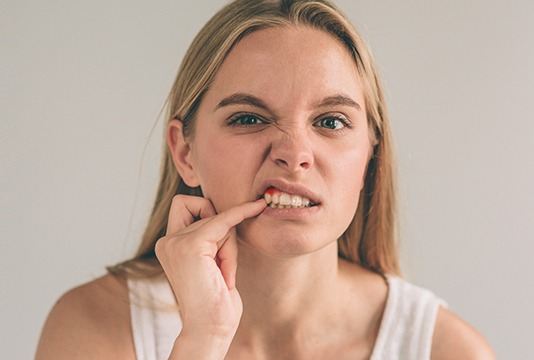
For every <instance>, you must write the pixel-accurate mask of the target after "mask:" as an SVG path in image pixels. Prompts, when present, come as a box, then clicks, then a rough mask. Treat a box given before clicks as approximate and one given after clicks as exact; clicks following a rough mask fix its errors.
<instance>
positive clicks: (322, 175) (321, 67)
mask: <svg viewBox="0 0 534 360" xmlns="http://www.w3.org/2000/svg"><path fill="white" fill-rule="evenodd" d="M235 92H246V93H249V94H253V95H254V96H256V97H258V98H260V99H262V100H263V102H264V103H265V104H267V105H268V106H269V108H270V109H272V111H273V112H275V113H276V114H278V117H277V119H276V122H273V121H274V120H275V119H273V117H272V116H271V115H270V114H269V113H268V112H266V111H265V110H264V109H260V108H258V107H255V106H251V105H243V104H241V105H231V106H227V107H223V108H221V109H218V110H215V108H216V105H217V104H218V103H219V102H220V100H221V99H223V98H225V97H226V96H228V95H231V94H233V93H235ZM339 93H343V94H344V95H347V96H349V97H351V98H352V99H353V100H354V101H356V102H357V103H358V104H360V106H361V110H358V109H356V108H354V107H350V106H344V105H343V106H342V105H336V106H329V107H320V108H319V107H315V106H313V104H315V103H316V102H318V101H320V100H321V99H323V98H324V97H326V96H330V95H334V94H339ZM244 111H246V112H251V113H254V114H257V117H258V118H259V119H260V120H261V119H265V120H266V121H269V122H268V123H267V124H265V125H253V126H250V127H248V128H245V127H241V128H237V127H236V128H231V127H228V126H227V125H226V121H225V120H227V119H228V118H229V117H230V116H232V115H233V114H236V113H238V112H244ZM332 114H338V115H344V116H345V118H347V119H348V120H349V121H350V122H351V124H352V128H350V129H347V130H346V131H344V132H342V133H340V134H338V135H334V131H333V130H331V129H329V128H328V126H327V124H325V121H323V122H321V121H320V120H321V119H323V118H325V117H326V116H331V115H332ZM196 120H197V123H196V136H195V137H194V138H193V139H183V138H182V137H181V123H180V122H179V121H172V122H171V123H170V124H169V127H168V138H167V141H168V145H169V149H170V151H171V154H172V156H173V160H174V164H175V166H176V168H177V170H178V171H179V173H180V175H181V176H182V177H183V179H184V181H185V182H186V183H187V184H188V185H189V186H198V185H200V186H201V187H202V189H203V192H204V195H205V197H206V198H207V199H209V200H210V201H211V202H212V203H213V207H214V208H215V210H216V211H217V213H220V212H222V211H225V210H227V209H229V208H231V207H233V206H235V205H237V204H241V203H244V202H247V201H253V200H255V199H256V197H257V195H258V193H257V191H258V189H259V186H260V183H261V181H262V180H264V179H266V178H271V177H280V178H284V179H286V180H288V181H290V182H297V183H301V184H304V185H306V186H307V187H309V188H310V189H312V190H313V191H315V192H316V193H318V194H320V195H321V197H322V199H323V204H322V209H321V211H320V212H319V214H317V215H316V217H313V219H310V220H300V221H295V220H291V221H289V220H275V219H272V218H268V217H265V216H262V215H260V216H258V217H255V218H249V219H247V220H245V221H243V222H242V223H241V224H239V225H238V226H237V227H236V234H237V245H238V258H237V259H238V268H237V277H236V287H237V288H238V289H239V293H240V295H241V298H242V301H243V314H242V317H241V322H240V323H239V327H238V329H237V332H236V333H235V336H234V339H233V341H232V344H231V346H230V348H229V351H228V353H227V356H226V358H227V359H240V358H254V359H268V358H277V359H278V358H280V359H283V358H291V359H300V358H306V359H308V358H319V359H322V358H336V359H344V358H347V359H349V358H350V359H367V358H368V357H369V355H370V353H371V351H372V347H373V344H374V341H375V339H376V336H377V333H378V328H379V325H380V321H381V318H382V314H383V311H384V308H385V305H386V296H387V291H388V289H387V284H386V283H385V282H384V280H383V279H382V278H381V277H380V276H379V275H376V274H374V273H371V272H369V271H368V270H366V269H363V268H361V267H360V266H358V265H356V264H353V263H348V262H346V261H343V260H341V259H339V258H338V256H337V246H336V239H337V237H338V236H339V235H340V234H341V233H342V232H343V231H344V230H345V229H346V227H347V226H348V225H349V223H350V221H351V219H352V217H353V216H354V213H355V211H356V207H357V203H358V199H359V193H360V190H361V188H362V186H363V179H364V175H365V171H366V166H367V162H368V159H369V155H370V153H371V144H370V142H369V136H368V135H369V133H368V131H369V130H368V128H367V119H366V117H365V104H364V101H363V93H362V88H361V85H360V81H359V79H358V77H357V74H356V69H355V64H354V62H353V60H352V59H351V57H350V55H349V53H348V52H347V50H346V49H345V48H344V47H343V45H342V44H340V43H339V42H338V41H337V40H336V39H334V38H333V37H331V36H330V35H329V34H327V33H324V32H321V31H318V30H314V29H310V28H306V27H289V28H275V29H266V30H260V31H257V32H254V33H252V34H250V35H248V36H247V37H245V38H244V39H243V40H242V41H241V42H240V43H239V44H237V45H236V46H235V48H234V49H233V50H232V52H231V53H230V54H229V56H228V57H227V58H226V60H225V62H224V63H223V65H222V67H221V69H220V70H219V72H218V73H217V75H216V77H215V80H214V82H213V84H212V85H211V87H210V89H209V90H208V92H207V93H206V94H205V98H204V99H203V101H202V102H201V104H200V107H199V110H198V114H197V119H196ZM258 123H259V122H258ZM327 123H328V122H327ZM321 124H322V125H321ZM336 126H338V127H341V126H342V124H336ZM222 180H224V181H222ZM129 326H130V325H129V308H128V292H127V288H126V285H125V283H124V281H122V280H120V281H117V280H114V279H112V278H111V277H110V276H109V275H107V276H104V277H102V278H99V279H97V280H94V281H92V282H89V283H87V284H84V285H82V286H80V287H77V288H75V289H72V290H70V291H69V292H67V293H66V294H65V295H63V296H62V297H61V298H60V299H59V300H58V302H57V303H56V304H55V306H54V308H53V309H52V311H51V313H50V315H49V317H48V319H47V321H46V323H45V326H44V329H43V332H42V335H41V339H40V342H39V345H38V349H37V355H36V359H39V360H40V359H82V358H86V356H87V354H88V353H91V354H94V353H95V351H97V352H98V354H96V355H97V356H96V358H101V359H107V358H110V359H112V358H124V359H133V358H135V355H134V354H135V353H134V349H133V343H132V341H131V329H130V327H129ZM201 344H202V342H200V343H199V344H198V345H199V346H201ZM189 345H194V344H192V343H190V344H189ZM458 358H461V359H494V354H493V351H492V350H491V348H490V347H489V345H488V344H487V342H486V341H485V340H484V338H483V337H482V336H481V335H480V334H479V333H478V332H477V331H476V330H475V329H474V328H472V327H471V326H470V325H469V324H467V323H466V322H465V321H463V320H462V319H460V318H459V317H458V316H456V315H455V314H453V313H452V312H450V311H449V310H446V309H444V308H440V309H439V312H438V317H437V320H436V327H435V331H434V335H433V342H432V359H433V360H436V359H458Z"/></svg>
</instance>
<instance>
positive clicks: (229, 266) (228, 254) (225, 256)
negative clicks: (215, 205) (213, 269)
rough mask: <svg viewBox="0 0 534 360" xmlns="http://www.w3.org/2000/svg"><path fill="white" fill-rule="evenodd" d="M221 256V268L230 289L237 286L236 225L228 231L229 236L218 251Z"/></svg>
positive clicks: (219, 256) (218, 255)
mask: <svg viewBox="0 0 534 360" xmlns="http://www.w3.org/2000/svg"><path fill="white" fill-rule="evenodd" d="M217 257H218V258H219V268H220V269H221V273H222V276H223V278H224V281H225V282H226V286H227V287H228V290H232V289H233V288H234V287H235V277H236V272H237V238H236V232H235V226H234V227H232V228H231V229H230V231H228V238H227V239H226V241H225V242H224V244H223V245H222V246H221V248H220V249H219V252H218V253H217Z"/></svg>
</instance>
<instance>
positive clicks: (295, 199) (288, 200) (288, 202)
mask: <svg viewBox="0 0 534 360" xmlns="http://www.w3.org/2000/svg"><path fill="white" fill-rule="evenodd" d="M264 197H265V201H267V204H271V205H279V206H280V205H282V206H287V207H307V206H310V205H311V201H310V199H308V198H306V197H304V196H300V195H290V194H288V193H284V192H280V191H276V192H274V193H273V194H272V195H271V194H268V193H265V195H264Z"/></svg>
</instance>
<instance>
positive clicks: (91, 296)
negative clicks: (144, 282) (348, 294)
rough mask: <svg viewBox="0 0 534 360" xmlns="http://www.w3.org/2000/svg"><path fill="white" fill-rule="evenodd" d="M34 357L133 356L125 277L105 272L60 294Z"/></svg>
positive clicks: (104, 357)
mask: <svg viewBox="0 0 534 360" xmlns="http://www.w3.org/2000/svg"><path fill="white" fill-rule="evenodd" d="M35 358H36V360H47V359H82V358H83V359H129V358H131V359H135V351H134V345H133V341H132V336H131V330H130V315H129V301H128V288H127V285H126V281H125V280H123V279H119V278H116V277H114V276H112V275H109V274H108V275H104V276H102V277H99V278H97V279H95V280H93V281H90V282H88V283H85V284H82V285H80V286H78V287H75V288H73V289H70V290H69V291H67V292H66V293H64V294H63V295H61V296H60V298H59V299H58V300H57V301H56V303H55V304H54V306H53V307H52V310H51V311H50V313H49V314H48V317H47V319H46V321H45V324H44V326H43V329H42V332H41V337H40V339H39V344H38V346H37V353H36V356H35Z"/></svg>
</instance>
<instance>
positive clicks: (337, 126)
mask: <svg viewBox="0 0 534 360" xmlns="http://www.w3.org/2000/svg"><path fill="white" fill-rule="evenodd" d="M317 123H320V124H321V125H324V126H325V127H326V128H328V129H330V130H334V131H335V132H338V131H345V130H347V129H350V128H351V127H352V126H351V125H350V122H349V121H348V120H346V119H345V118H343V117H341V116H336V115H330V116H327V117H324V118H322V119H320V120H319V121H318V122H317Z"/></svg>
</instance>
